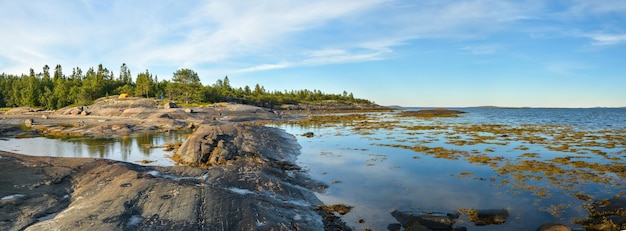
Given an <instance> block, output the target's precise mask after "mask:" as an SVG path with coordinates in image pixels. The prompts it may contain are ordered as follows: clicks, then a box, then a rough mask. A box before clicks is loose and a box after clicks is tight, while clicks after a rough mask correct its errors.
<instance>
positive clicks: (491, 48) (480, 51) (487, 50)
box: [460, 45, 499, 55]
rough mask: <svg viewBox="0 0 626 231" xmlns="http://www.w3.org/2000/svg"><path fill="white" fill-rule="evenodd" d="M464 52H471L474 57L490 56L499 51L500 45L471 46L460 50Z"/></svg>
mask: <svg viewBox="0 0 626 231" xmlns="http://www.w3.org/2000/svg"><path fill="white" fill-rule="evenodd" d="M460 49H461V50H462V51H466V52H469V53H470V54H473V55H490V54H494V53H496V51H498V49H499V46H498V45H471V46H464V47H461V48H460Z"/></svg>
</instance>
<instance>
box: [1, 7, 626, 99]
mask: <svg viewBox="0 0 626 231" xmlns="http://www.w3.org/2000/svg"><path fill="white" fill-rule="evenodd" d="M0 17H1V20H0V34H2V36H0V44H2V45H1V46H0V72H4V73H10V74H21V73H28V70H29V68H34V69H35V70H37V71H39V70H41V68H42V67H43V66H44V65H46V64H48V65H49V66H51V67H54V66H55V65H56V64H61V65H62V66H63V68H64V70H65V73H66V74H70V73H71V68H72V67H81V68H83V69H86V68H88V67H95V66H97V65H98V64H100V63H102V64H103V65H104V66H105V67H107V68H109V69H111V70H113V71H114V72H115V73H116V74H117V73H118V72H119V67H120V65H121V64H122V63H126V64H127V65H128V66H129V68H130V70H131V71H132V73H133V75H136V74H137V73H139V72H142V71H144V70H146V69H148V70H150V72H151V73H153V74H156V75H158V77H159V79H169V78H171V75H172V73H173V72H174V71H176V70H177V69H180V68H190V69H193V70H195V71H196V72H198V73H199V74H200V76H201V79H202V82H203V83H204V84H213V83H214V82H215V81H216V80H217V79H218V78H223V77H224V76H228V77H229V79H230V81H231V83H232V84H233V85H235V86H241V87H243V86H245V85H250V86H254V84H256V83H259V84H261V85H263V86H265V88H266V89H268V90H281V91H282V90H287V89H289V90H291V89H319V90H322V91H324V92H328V93H340V92H342V91H344V90H345V91H348V92H353V93H354V95H355V96H356V97H360V98H367V99H370V100H373V101H375V102H376V103H378V104H382V105H402V106H427V107H454V106H484V105H496V106H532V107H596V106H607V107H622V106H626V90H625V89H626V1H622V0H603V1H597V0H579V1H575V0H572V1H560V0H559V1H544V0H515V1H491V0H485V1H482V0H476V1H473V0H454V1H445V0H424V1H420V0H411V1H409V0H406V1H395V0H358V1H357V0H355V1H348V0H346V1H336V0H316V1H309V0H265V1H239V0H231V1H191V0H189V1H165V0H159V1H142V0H137V1H115V0H111V1H96V0H93V1H90V0H83V1H66V0H56V1H55V0H30V1H13V0H0Z"/></svg>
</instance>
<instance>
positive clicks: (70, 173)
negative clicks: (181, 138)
mask: <svg viewBox="0 0 626 231" xmlns="http://www.w3.org/2000/svg"><path fill="white" fill-rule="evenodd" d="M327 109H328V108H325V109H323V110H327ZM298 110H301V109H298ZM461 113H464V112H461V111H453V110H422V111H415V112H405V113H401V114H400V115H401V116H417V117H432V116H457V115H458V114H461ZM289 116H294V118H295V117H297V116H298V115H297V113H295V114H292V113H285V114H284V113H280V112H274V111H271V110H268V109H265V108H259V107H253V106H246V105H237V104H223V105H215V106H211V107H196V108H181V107H177V106H176V105H175V104H169V103H168V104H159V103H158V102H156V101H154V100H148V99H141V98H129V99H115V98H104V99H100V100H98V101H96V103H95V104H93V105H89V106H82V107H70V108H64V109H61V110H57V111H40V110H34V109H30V108H18V109H13V110H11V111H8V112H5V113H3V114H0V139H3V138H4V139H6V138H15V137H33V136H39V135H51V136H61V137H67V136H85V137H116V136H127V135H131V134H137V133H151V132H167V131H171V130H179V129H189V130H190V131H192V132H191V135H190V136H189V137H188V138H187V139H186V141H185V142H184V143H182V145H181V146H180V147H179V148H178V149H177V151H176V152H175V154H174V155H173V157H172V159H173V160H175V161H176V162H177V163H179V166H173V167H159V166H141V165H136V164H132V163H127V162H120V161H114V160H106V159H92V158H55V157H34V156H28V155H20V154H15V153H8V152H2V151H0V230H351V228H350V227H349V226H348V225H346V223H345V222H343V221H342V219H341V215H344V214H345V213H347V212H349V211H350V208H351V207H350V206H349V205H348V206H346V205H324V204H323V203H322V202H321V201H320V200H319V199H318V198H317V197H316V196H315V193H316V192H323V191H324V190H325V189H326V188H327V187H328V185H327V184H325V183H322V182H319V181H316V180H315V179H312V178H311V177H309V176H308V174H307V173H306V172H305V171H303V170H302V169H301V168H300V167H299V166H298V165H297V164H296V159H297V156H298V155H299V154H300V149H301V147H300V145H299V144H298V143H297V141H296V138H295V137H294V136H293V135H291V134H287V133H286V132H285V131H283V130H280V129H277V128H272V127H265V126H262V125H256V122H257V121H262V120H279V119H285V118H284V117H289ZM329 119H335V118H334V117H329ZM302 135H303V136H306V137H313V136H315V134H314V133H312V132H308V133H305V134H302ZM337 208H340V209H337ZM586 208H587V209H589V211H588V212H589V217H587V218H585V219H581V220H580V222H578V224H581V225H583V226H584V227H585V228H586V230H620V229H626V212H625V211H626V210H625V208H626V200H624V199H623V198H621V197H620V198H610V199H605V200H597V201H593V202H590V206H588V207H586ZM340 210H341V211H340ZM381 216H390V218H392V219H393V218H395V220H396V221H397V222H396V223H391V224H389V226H388V227H387V229H388V230H448V231H451V230H468V229H467V228H466V227H472V226H487V227H489V228H493V229H494V230H497V228H498V225H499V224H502V223H505V222H507V220H508V219H509V211H507V210H506V209H501V208H496V209H477V210H472V211H463V212H459V211H448V212H437V211H398V210H395V211H390V214H381ZM459 216H461V217H462V219H459ZM463 219H466V220H467V221H470V222H472V223H473V225H472V226H470V225H467V224H468V223H463V222H459V221H462V220H463ZM536 230H540V231H548V230H553V231H554V230H572V229H570V227H567V226H566V225H563V224H559V223H546V224H543V225H542V226H540V227H537V229H536ZM579 230H582V229H579Z"/></svg>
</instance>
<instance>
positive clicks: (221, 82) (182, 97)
mask: <svg viewBox="0 0 626 231" xmlns="http://www.w3.org/2000/svg"><path fill="white" fill-rule="evenodd" d="M118 73H119V74H118V75H117V76H116V75H115V74H114V72H113V71H111V70H109V69H107V68H105V67H103V66H102V64H100V65H98V67H97V68H93V67H91V68H89V69H87V71H84V72H83V70H81V69H80V68H79V67H75V68H72V71H71V74H69V75H66V74H65V73H64V72H63V69H62V67H61V65H57V66H56V67H55V68H54V70H50V67H49V66H48V65H46V66H44V67H43V70H42V72H38V73H36V72H35V71H34V70H33V69H32V68H31V69H30V73H29V74H28V75H26V74H22V75H10V74H5V73H3V74H2V75H0V107H21V106H26V107H42V108H47V109H59V108H62V107H66V106H69V105H89V104H91V103H92V102H93V101H94V100H95V99H98V98H101V97H105V96H109V95H119V94H129V95H130V96H138V97H146V98H157V99H169V100H173V101H177V102H184V103H215V102H237V103H244V104H251V105H257V106H264V107H274V106H276V105H281V104H297V103H311V104H318V103H323V102H327V101H330V100H332V101H333V102H337V103H341V104H348V105H352V104H372V102H370V101H368V100H365V99H357V98H354V96H353V95H352V93H348V92H345V91H344V92H343V93H341V94H327V93H324V92H322V91H320V90H291V91H286V90H285V91H267V90H266V89H265V88H264V87H263V86H259V85H258V84H256V85H255V86H254V88H250V87H249V86H245V87H243V88H242V87H239V88H237V87H233V86H231V84H230V81H229V79H228V76H226V77H224V78H223V79H218V80H217V81H216V82H215V83H214V84H212V85H202V83H201V82H200V77H199V76H198V74H197V73H196V72H195V71H193V70H191V69H179V70H177V71H175V72H174V73H173V75H172V78H171V80H165V79H163V80H160V81H159V79H158V77H157V76H156V75H152V74H151V73H150V72H149V71H148V70H146V71H145V72H141V73H138V74H137V75H136V76H135V78H134V80H133V77H132V75H131V72H130V70H129V69H128V67H127V66H126V64H122V66H121V67H120V70H119V72H118Z"/></svg>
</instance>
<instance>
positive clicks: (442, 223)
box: [387, 209, 509, 231]
mask: <svg viewBox="0 0 626 231" xmlns="http://www.w3.org/2000/svg"><path fill="white" fill-rule="evenodd" d="M470 211H471V212H466V213H468V214H466V215H468V219H469V221H472V222H474V224H475V225H476V226H485V225H498V224H502V223H504V222H506V220H507V219H508V218H509V213H508V211H507V210H506V209H482V210H470ZM460 215H461V214H459V213H458V212H455V213H442V212H421V211H398V210H394V211H392V212H391V216H393V217H394V218H395V219H396V220H397V221H398V222H399V224H389V226H388V227H387V228H388V229H389V230H401V229H402V230H444V231H460V230H467V228H466V227H463V226H457V227H453V226H455V223H456V220H457V219H459V217H460Z"/></svg>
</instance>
